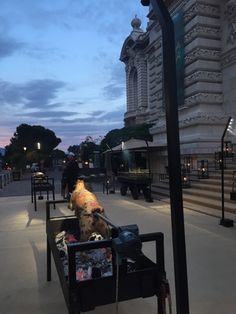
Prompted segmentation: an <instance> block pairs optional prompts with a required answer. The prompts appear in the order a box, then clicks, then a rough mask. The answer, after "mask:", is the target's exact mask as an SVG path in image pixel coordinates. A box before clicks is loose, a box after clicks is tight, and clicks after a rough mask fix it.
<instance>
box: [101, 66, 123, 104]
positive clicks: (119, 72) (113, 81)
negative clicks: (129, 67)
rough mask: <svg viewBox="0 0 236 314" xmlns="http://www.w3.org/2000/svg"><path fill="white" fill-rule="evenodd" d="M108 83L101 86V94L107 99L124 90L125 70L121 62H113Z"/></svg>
mask: <svg viewBox="0 0 236 314" xmlns="http://www.w3.org/2000/svg"><path fill="white" fill-rule="evenodd" d="M108 70H109V71H110V80H109V84H108V85H106V86H104V87H103V95H104V97H105V98H106V99H108V100H115V99H118V98H120V97H121V96H123V94H124V92H125V70H124V67H123V65H122V64H121V63H115V64H113V65H112V66H110V68H108Z"/></svg>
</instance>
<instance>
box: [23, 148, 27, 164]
mask: <svg viewBox="0 0 236 314" xmlns="http://www.w3.org/2000/svg"><path fill="white" fill-rule="evenodd" d="M23 151H24V162H25V169H26V161H27V160H26V151H27V147H26V146H24V147H23Z"/></svg>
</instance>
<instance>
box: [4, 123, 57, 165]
mask: <svg viewBox="0 0 236 314" xmlns="http://www.w3.org/2000/svg"><path fill="white" fill-rule="evenodd" d="M39 143H40V144H39ZM59 143H61V139H60V138H58V137H56V135H55V133H54V132H53V131H51V130H49V129H46V128H44V127H43V126H40V125H33V126H31V125H28V124H21V125H19V126H18V127H17V128H16V132H15V133H14V135H13V137H12V138H11V139H10V144H9V145H7V146H6V147H5V148H6V154H5V159H6V161H7V162H8V163H10V164H11V165H13V166H15V167H22V166H23V164H24V163H25V162H26V161H30V162H37V161H39V157H40V158H41V159H42V158H44V159H45V158H46V157H48V156H49V155H50V154H51V152H52V151H53V149H54V148H55V147H57V146H58V144H59ZM39 154H40V156H39Z"/></svg>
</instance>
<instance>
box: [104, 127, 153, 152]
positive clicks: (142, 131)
mask: <svg viewBox="0 0 236 314" xmlns="http://www.w3.org/2000/svg"><path fill="white" fill-rule="evenodd" d="M151 126H152V125H151V124H145V123H143V124H136V125H132V126H128V127H123V128H122V129H114V130H111V131H110V132H108V133H107V134H106V136H105V137H104V139H103V140H102V141H101V150H102V151H105V150H107V149H108V148H113V147H115V146H117V145H119V144H120V143H121V142H122V141H123V142H125V141H128V140H130V139H131V138H134V139H139V140H147V141H152V135H151V134H150V132H149V128H150V127H151Z"/></svg>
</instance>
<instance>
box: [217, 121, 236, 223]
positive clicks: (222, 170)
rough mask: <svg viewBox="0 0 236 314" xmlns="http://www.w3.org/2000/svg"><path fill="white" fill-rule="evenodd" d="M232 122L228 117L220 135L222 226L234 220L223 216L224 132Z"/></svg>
mask: <svg viewBox="0 0 236 314" xmlns="http://www.w3.org/2000/svg"><path fill="white" fill-rule="evenodd" d="M232 122H233V119H232V117H229V119H228V121H227V123H226V126H225V129H224V132H223V135H222V137H221V164H220V166H221V220H220V225H222V226H224V227H233V225H234V222H233V220H231V219H226V218H225V195H224V193H225V191H224V158H225V156H224V137H225V134H226V132H227V131H228V130H229V128H230V127H231V124H232Z"/></svg>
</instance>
